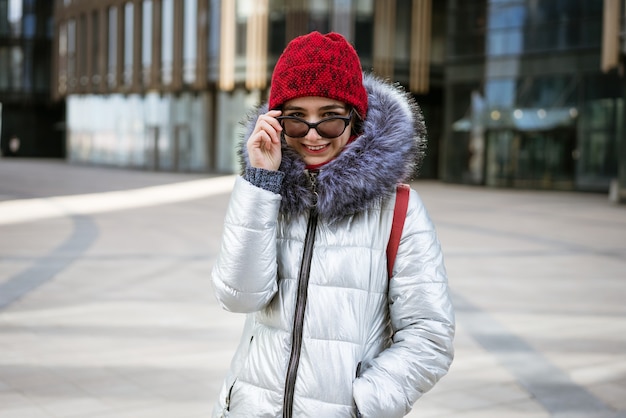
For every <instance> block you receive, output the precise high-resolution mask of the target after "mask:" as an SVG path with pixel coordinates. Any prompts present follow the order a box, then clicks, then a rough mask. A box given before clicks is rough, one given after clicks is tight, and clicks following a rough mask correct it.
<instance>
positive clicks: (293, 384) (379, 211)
mask: <svg viewBox="0 0 626 418" xmlns="http://www.w3.org/2000/svg"><path fill="white" fill-rule="evenodd" d="M364 84H365V86H366V88H367V90H368V93H369V96H368V103H369V110H368V114H367V118H366V120H365V122H364V125H363V134H362V135H360V136H359V138H357V139H356V140H355V141H354V142H352V143H351V144H349V145H348V146H347V147H346V149H345V150H344V151H343V152H342V153H341V154H340V155H339V156H338V157H337V158H336V159H335V160H333V161H331V162H330V163H328V164H327V165H326V166H324V167H323V168H322V169H321V170H320V172H319V174H318V175H317V176H311V175H310V173H307V171H306V170H305V168H304V163H303V162H302V161H301V159H300V158H299V157H298V156H297V155H294V153H293V152H292V151H290V149H289V148H288V147H287V146H286V144H283V161H282V164H281V168H280V171H282V172H283V173H285V176H284V180H283V184H282V187H281V192H280V194H276V193H273V192H271V191H268V190H264V189H263V188H260V187H257V186H255V185H253V184H252V183H251V182H249V181H247V180H245V179H244V178H243V177H238V178H237V180H236V183H235V186H234V189H233V192H232V196H231V201H230V205H229V207H228V210H227V214H226V220H225V226H224V236H223V241H222V247H221V250H220V254H219V257H218V259H217V261H216V264H215V267H214V270H213V276H212V278H213V285H214V288H215V293H216V295H217V298H218V300H219V302H220V303H221V304H222V306H223V307H224V308H225V309H227V310H229V311H233V312H243V313H247V314H248V315H247V319H246V324H245V327H244V331H243V336H242V339H241V343H240V346H239V348H238V350H237V352H236V353H235V357H234V359H233V361H232V365H231V370H230V373H229V375H228V376H227V378H226V380H225V382H224V385H223V387H222V390H221V393H220V395H219V399H218V403H217V405H216V407H215V410H214V416H229V417H246V418H249V417H272V418H273V417H281V416H283V417H292V416H293V417H298V418H300V417H355V416H357V413H360V414H361V415H362V416H363V417H367V418H369V417H384V418H393V417H402V416H404V415H405V414H407V413H408V412H409V411H410V410H411V408H412V406H413V404H414V402H415V401H416V400H417V399H418V398H419V397H420V396H421V395H422V394H423V393H425V392H426V391H428V390H429V389H430V388H431V387H432V386H433V385H434V384H435V383H436V382H437V381H438V380H439V379H440V378H441V377H442V376H443V375H445V374H446V372H447V371H448V368H449V367H450V363H451V362H452V358H453V347H452V340H453V336H454V314H453V309H452V305H451V302H450V299H449V296H448V287H447V278H446V272H445V268H444V263H443V256H442V252H441V249H440V245H439V242H438V239H437V235H436V232H435V229H434V226H433V224H432V222H431V221H430V219H429V216H428V214H427V212H426V209H425V208H424V205H423V203H422V201H421V200H420V198H419V196H418V194H417V193H416V192H415V191H414V190H412V191H411V194H410V200H409V207H408V212H407V216H406V221H405V225H404V229H403V233H402V239H401V242H400V247H399V250H398V255H397V258H396V261H395V264H394V269H393V277H392V278H391V279H389V278H388V277H387V259H386V246H387V241H388V239H389V233H390V231H391V224H392V217H393V212H394V203H395V190H396V188H395V185H396V183H398V182H402V181H406V180H407V179H408V177H409V176H410V175H411V174H412V173H414V172H415V168H416V167H415V164H416V162H419V160H420V158H421V156H422V153H423V145H424V141H425V139H424V138H425V130H424V124H423V120H422V117H421V113H420V112H419V109H418V108H417V105H416V104H415V103H414V102H413V101H412V100H411V98H410V97H408V96H407V95H405V94H404V93H403V92H402V91H400V90H398V88H397V87H395V86H391V85H388V84H386V83H384V82H382V81H380V80H378V79H375V78H373V77H371V76H365V79H364ZM265 110H266V108H264V107H261V108H260V109H258V112H257V113H258V114H260V113H263V112H265ZM252 126H254V118H252V119H251V120H250V122H249V124H248V128H249V130H248V131H250V130H251V129H252ZM242 163H243V165H244V167H245V166H246V164H247V156H246V155H245V147H243V146H242ZM357 411H358V412H357Z"/></svg>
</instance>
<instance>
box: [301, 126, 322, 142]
mask: <svg viewBox="0 0 626 418" xmlns="http://www.w3.org/2000/svg"><path fill="white" fill-rule="evenodd" d="M305 138H307V139H315V140H317V139H321V138H322V136H321V135H320V134H319V132H317V129H315V128H309V131H308V132H307V133H306V135H305Z"/></svg>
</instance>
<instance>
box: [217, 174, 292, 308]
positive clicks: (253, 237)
mask: <svg viewBox="0 0 626 418" xmlns="http://www.w3.org/2000/svg"><path fill="white" fill-rule="evenodd" d="M280 200H281V197H280V195H278V194H276V193H272V192H270V191H267V190H263V189H261V188H259V187H256V186H253V185H252V184H250V183H249V182H247V181H246V180H244V179H243V178H241V177H237V179H236V181H235V186H234V188H233V192H232V195H231V198H230V203H229V206H228V209H227V211H226V218H225V221H224V234H223V237H222V244H221V248H220V252H219V255H218V258H217V261H216V263H215V266H214V267H213V272H212V280H213V286H214V288H215V294H216V296H217V299H218V300H219V302H220V303H221V305H222V307H223V308H224V309H226V310H229V311H232V312H254V311H258V310H260V309H261V308H263V307H264V306H265V305H266V304H267V303H268V302H269V301H270V300H271V299H272V297H273V296H274V294H275V293H276V291H277V289H278V287H277V282H276V269H277V267H276V266H277V265H276V219H277V216H278V209H279V207H280Z"/></svg>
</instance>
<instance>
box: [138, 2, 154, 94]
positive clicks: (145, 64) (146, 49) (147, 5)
mask: <svg viewBox="0 0 626 418" xmlns="http://www.w3.org/2000/svg"><path fill="white" fill-rule="evenodd" d="M142 13H143V16H142V33H141V66H142V68H143V83H144V84H145V85H148V84H149V83H150V67H151V66H152V0H144V2H143V11H142Z"/></svg>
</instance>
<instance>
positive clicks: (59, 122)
mask: <svg viewBox="0 0 626 418" xmlns="http://www.w3.org/2000/svg"><path fill="white" fill-rule="evenodd" d="M53 10H54V2H52V1H42V0H0V152H1V154H2V155H16V156H20V155H22V156H38V157H39V156H47V157H63V156H64V152H65V151H64V146H65V135H64V132H63V128H64V123H65V103H63V102H62V101H57V100H52V97H51V95H50V84H51V72H50V69H51V68H52V66H51V63H52V59H51V58H52V57H51V52H52V38H53V34H54V22H53V18H52V17H53Z"/></svg>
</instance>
